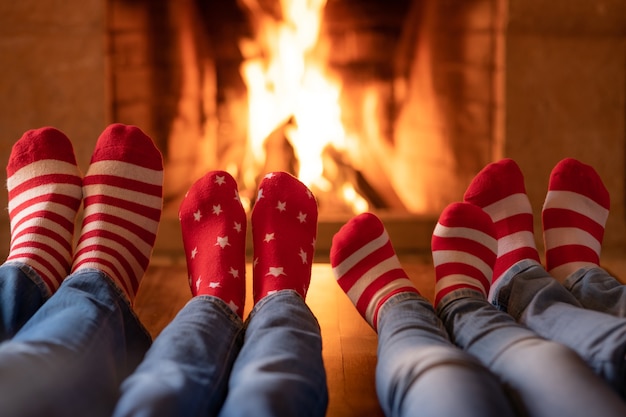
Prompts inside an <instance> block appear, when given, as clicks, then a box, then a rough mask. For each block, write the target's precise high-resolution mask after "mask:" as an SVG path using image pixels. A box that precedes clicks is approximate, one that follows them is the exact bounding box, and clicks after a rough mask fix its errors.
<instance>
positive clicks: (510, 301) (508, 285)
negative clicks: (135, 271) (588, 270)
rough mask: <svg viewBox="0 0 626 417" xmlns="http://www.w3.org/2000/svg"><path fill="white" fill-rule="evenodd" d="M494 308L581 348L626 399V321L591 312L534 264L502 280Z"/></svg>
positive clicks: (512, 271) (519, 265) (523, 265)
mask: <svg viewBox="0 0 626 417" xmlns="http://www.w3.org/2000/svg"><path fill="white" fill-rule="evenodd" d="M497 285H498V286H497V288H496V289H495V292H494V301H493V302H494V304H495V305H496V306H497V307H498V308H499V309H501V310H503V311H506V312H508V313H509V314H510V315H511V316H512V317H513V318H514V319H515V320H516V321H518V322H520V323H523V324H525V325H527V326H528V327H529V328H531V329H532V330H534V331H535V332H537V333H538V334H540V335H541V336H543V337H545V338H546V339H551V340H554V341H557V342H560V343H562V344H564V345H566V346H569V347H570V348H572V349H573V350H575V351H576V352H577V353H578V354H579V355H580V356H581V357H582V358H583V359H584V360H585V361H586V362H587V363H588V364H589V366H590V367H591V368H592V369H593V370H594V371H595V372H596V373H597V374H598V375H600V376H601V377H602V378H604V379H605V380H606V381H607V382H608V383H609V384H610V385H611V386H612V387H613V389H615V390H616V391H617V392H618V393H620V394H621V395H622V396H624V397H626V320H625V319H623V318H620V317H615V316H612V315H609V314H605V313H601V312H597V311H593V310H589V309H585V308H584V307H583V305H582V304H581V303H580V302H579V301H578V300H577V299H576V297H575V296H574V295H573V294H572V293H571V292H570V291H568V290H567V289H566V288H565V287H564V286H563V285H562V284H560V283H559V282H558V281H556V280H555V279H554V278H552V277H551V276H550V275H549V274H548V273H547V272H546V270H545V269H544V268H543V267H542V266H541V265H539V264H537V263H536V262H534V261H527V260H525V261H521V262H518V263H517V264H515V265H514V266H513V267H512V268H511V269H510V270H509V271H507V272H506V273H505V275H504V276H503V277H502V278H500V280H499V282H498V284H497Z"/></svg>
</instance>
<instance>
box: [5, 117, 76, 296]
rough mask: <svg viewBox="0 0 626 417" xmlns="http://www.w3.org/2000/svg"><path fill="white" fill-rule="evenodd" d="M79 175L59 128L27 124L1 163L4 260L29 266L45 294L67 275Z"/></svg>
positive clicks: (69, 263) (69, 264)
mask: <svg viewBox="0 0 626 417" xmlns="http://www.w3.org/2000/svg"><path fill="white" fill-rule="evenodd" d="M81 187H82V178H81V174H80V172H79V170H78V167H77V165H76V158H75V156H74V149H73V148H72V143H71V142H70V140H69V139H68V138H67V136H65V134H63V133H62V132H60V131H58V130H56V129H54V128H51V127H45V128H41V129H36V130H29V131H27V132H26V133H24V135H23V136H22V137H21V138H20V140H18V141H17V142H16V143H15V145H14V146H13V149H12V151H11V156H10V157H9V163H8V165H7V188H8V191H9V218H10V224H11V247H10V250H9V256H8V257H7V261H8V262H21V263H24V264H27V265H28V266H30V267H31V268H33V269H34V270H35V271H36V272H37V274H38V275H39V276H40V277H41V278H42V280H43V282H44V283H45V285H46V287H47V288H48V290H49V291H50V294H52V293H54V292H55V291H56V290H57V289H58V288H59V285H61V282H62V281H63V279H64V278H65V277H66V276H67V275H68V273H69V270H70V266H71V261H72V244H73V236H74V222H75V221H76V213H77V211H78V208H79V206H80V203H81V201H82V189H81Z"/></svg>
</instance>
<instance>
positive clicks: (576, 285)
mask: <svg viewBox="0 0 626 417" xmlns="http://www.w3.org/2000/svg"><path fill="white" fill-rule="evenodd" d="M563 285H564V286H565V288H567V289H568V290H569V291H570V292H571V293H572V294H573V295H574V297H576V299H577V300H578V301H579V302H580V304H582V306H583V307H585V308H587V309H590V310H595V311H601V312H603V313H608V314H612V315H614V316H618V317H626V285H623V284H622V283H621V282H619V281H618V280H617V279H615V277H613V276H611V275H610V274H609V273H608V272H607V271H606V270H604V269H602V268H599V267H594V268H582V269H579V270H578V271H576V272H574V273H573V274H572V275H570V276H569V277H568V278H567V279H566V280H565V282H564V283H563Z"/></svg>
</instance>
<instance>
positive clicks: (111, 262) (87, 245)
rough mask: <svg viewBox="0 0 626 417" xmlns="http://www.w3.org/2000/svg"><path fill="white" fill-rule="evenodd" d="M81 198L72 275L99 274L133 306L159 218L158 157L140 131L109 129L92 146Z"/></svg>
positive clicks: (119, 127) (121, 127)
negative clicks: (89, 270) (87, 271)
mask: <svg viewBox="0 0 626 417" xmlns="http://www.w3.org/2000/svg"><path fill="white" fill-rule="evenodd" d="M83 195H84V198H83V203H84V218H83V223H82V230H81V234H80V237H79V239H78V244H77V247H76V253H75V255H74V264H73V267H72V270H73V272H77V271H80V270H82V269H85V268H95V269H98V270H100V271H101V272H103V273H105V274H106V275H108V276H109V277H110V278H111V279H112V280H113V281H114V282H115V283H116V284H117V285H118V286H119V287H120V288H121V289H122V290H123V291H124V292H125V293H126V295H127V296H128V298H129V300H130V301H131V302H132V301H133V300H134V298H135V295H136V293H137V289H138V287H139V283H140V281H141V279H142V278H143V275H144V273H145V271H146V268H147V267H148V263H149V262H150V256H151V254H152V249H153V247H154V242H155V240H156V233H157V229H158V226H159V220H160V218H161V208H162V206H163V161H162V158H161V152H159V150H158V149H157V148H156V146H155V145H154V143H153V142H152V139H150V138H149V137H148V136H146V134H145V133H143V132H142V131H141V130H140V129H139V128H137V127H135V126H126V125H122V124H113V125H110V126H109V127H107V128H106V129H105V130H104V131H103V132H102V134H101V135H100V137H99V138H98V142H97V143H96V148H95V150H94V152H93V155H92V157H91V164H90V166H89V169H88V170H87V174H86V175H85V178H84V180H83Z"/></svg>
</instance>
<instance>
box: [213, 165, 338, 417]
mask: <svg viewBox="0 0 626 417" xmlns="http://www.w3.org/2000/svg"><path fill="white" fill-rule="evenodd" d="M316 232H317V205H316V202H315V199H314V197H313V195H312V194H311V192H310V191H309V190H308V189H307V188H306V187H305V186H304V184H302V183H301V182H300V181H298V180H297V179H296V178H294V177H292V176H291V175H289V174H286V173H272V174H268V175H266V176H265V178H264V179H263V181H262V182H261V185H260V188H259V195H258V198H257V202H256V204H255V206H254V210H253V212H252V239H253V242H254V264H253V297H254V302H255V306H254V308H253V311H252V313H251V315H250V317H249V318H248V321H247V328H246V334H245V340H244V344H243V347H242V349H241V352H240V354H239V357H238V358H237V360H236V361H235V365H234V367H233V371H232V375H231V379H230V384H229V392H228V396H227V398H226V402H225V403H224V407H223V408H222V411H221V414H222V415H224V416H234V415H241V416H249V415H255V416H266V415H267V416H270V415H310V416H323V415H324V414H325V412H326V407H327V404H328V392H327V387H326V372H325V370H324V363H323V360H322V339H321V334H320V328H319V325H318V323H317V320H316V319H315V317H314V316H313V314H312V313H311V311H310V310H309V309H308V307H307V306H306V304H305V302H304V298H305V296H306V293H307V290H308V287H309V282H310V280H311V263H312V260H313V250H314V242H315V236H316Z"/></svg>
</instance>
